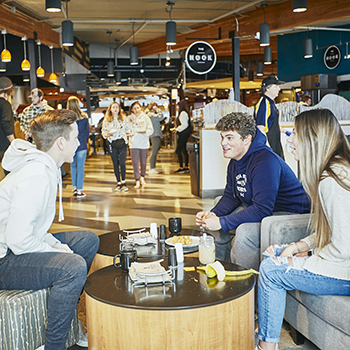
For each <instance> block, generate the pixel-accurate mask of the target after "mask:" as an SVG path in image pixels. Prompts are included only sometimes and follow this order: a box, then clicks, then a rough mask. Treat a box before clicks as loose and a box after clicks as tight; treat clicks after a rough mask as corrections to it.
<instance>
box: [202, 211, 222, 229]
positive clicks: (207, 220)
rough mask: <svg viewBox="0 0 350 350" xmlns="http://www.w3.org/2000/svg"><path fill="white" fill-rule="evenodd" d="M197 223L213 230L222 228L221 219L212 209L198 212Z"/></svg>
mask: <svg viewBox="0 0 350 350" xmlns="http://www.w3.org/2000/svg"><path fill="white" fill-rule="evenodd" d="M196 225H198V226H200V227H201V228H206V229H208V230H211V231H218V230H220V229H221V224H220V219H219V218H218V217H217V216H216V215H215V214H214V213H212V212H211V211H209V210H206V211H200V212H198V213H197V214H196Z"/></svg>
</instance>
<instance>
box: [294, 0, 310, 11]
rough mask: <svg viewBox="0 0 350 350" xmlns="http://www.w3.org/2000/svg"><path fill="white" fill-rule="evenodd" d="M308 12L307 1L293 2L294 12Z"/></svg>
mask: <svg viewBox="0 0 350 350" xmlns="http://www.w3.org/2000/svg"><path fill="white" fill-rule="evenodd" d="M306 10H307V0H293V12H304V11H306Z"/></svg>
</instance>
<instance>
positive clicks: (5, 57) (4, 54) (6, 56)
mask: <svg viewBox="0 0 350 350" xmlns="http://www.w3.org/2000/svg"><path fill="white" fill-rule="evenodd" d="M1 34H2V35H3V36H4V49H3V50H2V51H1V61H2V62H11V52H10V51H9V50H7V48H6V34H7V30H6V29H3V30H2V31H1Z"/></svg>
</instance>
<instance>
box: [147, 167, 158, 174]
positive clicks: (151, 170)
mask: <svg viewBox="0 0 350 350" xmlns="http://www.w3.org/2000/svg"><path fill="white" fill-rule="evenodd" d="M148 174H159V170H157V169H156V168H153V169H149V172H148Z"/></svg>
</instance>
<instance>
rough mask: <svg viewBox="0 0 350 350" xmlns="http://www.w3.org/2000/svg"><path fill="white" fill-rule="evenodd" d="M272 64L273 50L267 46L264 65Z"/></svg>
mask: <svg viewBox="0 0 350 350" xmlns="http://www.w3.org/2000/svg"><path fill="white" fill-rule="evenodd" d="M271 63H272V48H271V46H267V47H265V48H264V64H271Z"/></svg>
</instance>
